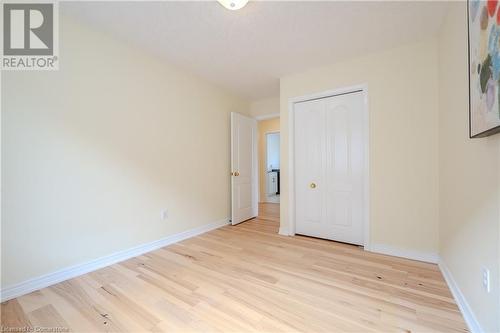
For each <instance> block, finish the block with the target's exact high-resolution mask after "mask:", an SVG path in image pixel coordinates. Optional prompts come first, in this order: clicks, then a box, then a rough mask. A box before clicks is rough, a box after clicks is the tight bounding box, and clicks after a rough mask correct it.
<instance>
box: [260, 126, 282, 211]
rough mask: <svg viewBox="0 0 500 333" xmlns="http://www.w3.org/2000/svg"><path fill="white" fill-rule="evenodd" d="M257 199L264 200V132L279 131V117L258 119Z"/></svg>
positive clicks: (265, 150) (265, 169)
mask: <svg viewBox="0 0 500 333" xmlns="http://www.w3.org/2000/svg"><path fill="white" fill-rule="evenodd" d="M258 126H259V201H261V202H264V201H266V200H265V198H266V175H267V166H266V159H267V149H266V147H267V143H266V133H270V132H279V130H280V119H279V118H274V119H267V120H261V121H259V124H258Z"/></svg>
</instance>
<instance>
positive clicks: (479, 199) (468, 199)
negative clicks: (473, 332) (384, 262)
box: [439, 3, 500, 332]
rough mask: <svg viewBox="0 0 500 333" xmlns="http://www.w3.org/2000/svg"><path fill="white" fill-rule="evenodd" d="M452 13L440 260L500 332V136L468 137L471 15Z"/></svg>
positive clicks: (443, 54)
mask: <svg viewBox="0 0 500 333" xmlns="http://www.w3.org/2000/svg"><path fill="white" fill-rule="evenodd" d="M451 7H452V8H451V11H450V12H449V14H448V16H447V17H446V20H445V22H444V24H443V27H442V30H441V34H440V39H439V45H440V47H439V51H440V59H439V60H440V61H439V66H440V68H439V69H440V71H439V78H440V81H439V91H440V115H439V143H440V144H439V150H440V172H439V180H440V181H439V185H440V221H441V222H440V231H439V234H440V255H441V258H442V260H443V262H444V263H445V265H446V266H447V267H448V269H449V271H450V272H451V274H452V276H453V278H454V280H455V282H456V283H457V285H458V287H459V288H460V290H461V292H462V293H463V295H464V296H465V298H466V299H467V302H468V303H469V305H470V307H471V308H472V310H473V312H474V314H475V316H476V317H477V319H478V320H479V322H480V324H481V326H482V328H483V330H484V331H485V332H499V331H500V322H499V320H500V319H499V318H500V316H499V315H500V291H499V287H500V279H499V271H500V254H499V251H500V249H499V243H500V211H499V209H500V174H499V170H500V135H499V134H497V135H494V136H491V137H488V138H484V139H469V137H468V122H469V120H468V78H467V26H466V24H467V23H466V16H465V15H464V13H465V10H466V9H465V4H464V3H455V4H453V5H452V6H451ZM483 266H484V267H487V268H489V269H490V274H491V288H492V289H491V293H490V294H487V293H486V292H485V291H484V290H483V288H482V284H481V267H483Z"/></svg>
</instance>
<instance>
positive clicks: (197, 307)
mask: <svg viewBox="0 0 500 333" xmlns="http://www.w3.org/2000/svg"><path fill="white" fill-rule="evenodd" d="M268 205H271V206H268ZM260 207H261V214H262V216H261V217H259V218H257V219H254V220H251V221H248V222H244V223H242V224H239V225H237V226H227V227H223V228H220V229H217V230H214V231H211V232H209V233H206V234H203V235H200V236H197V237H194V238H191V239H187V240H185V241H182V242H180V243H177V244H173V245H170V246H167V247H165V248H162V249H159V250H156V251H153V252H150V253H147V254H144V255H141V256H139V257H136V258H132V259H129V260H127V261H124V262H121V263H118V264H115V265H112V266H109V267H106V268H103V269H100V270H98V271H95V272H91V273H88V274H86V275H83V276H80V277H78V278H75V279H71V280H69V281H65V282H62V283H59V284H57V285H54V286H51V287H49V288H45V289H42V290H40V291H36V292H34V293H31V294H29V295H25V296H22V297H19V298H18V299H14V300H11V301H8V302H4V303H2V305H1V309H2V316H1V318H2V326H4V327H24V326H32V325H37V326H45V327H50V326H53V327H60V326H64V327H68V328H69V329H71V331H73V332H145V331H150V332H467V327H466V325H465V322H464V320H463V318H462V315H461V314H460V312H459V310H458V307H457V305H456V304H455V302H454V300H453V297H452V295H451V293H450V291H449V289H448V287H447V285H446V283H445V281H444V279H443V277H442V275H441V272H440V271H439V269H438V267H437V266H436V265H433V264H428V263H423V262H418V261H412V260H405V259H402V258H394V257H390V256H386V255H379V254H374V253H369V252H365V251H363V249H362V248H360V247H358V246H352V245H348V244H341V243H336V242H331V241H326V240H321V239H315V238H308V237H303V236H296V237H285V236H281V235H278V234H277V231H278V224H279V223H278V222H277V221H279V205H275V204H263V205H262V204H261V205H260ZM266 214H267V215H266Z"/></svg>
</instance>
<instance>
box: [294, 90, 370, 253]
mask: <svg viewBox="0 0 500 333" xmlns="http://www.w3.org/2000/svg"><path fill="white" fill-rule="evenodd" d="M294 112H295V125H294V126H295V128H294V130H295V131H294V132H295V152H294V158H295V207H296V211H295V214H296V233H297V234H303V235H308V236H314V237H321V238H326V239H332V240H336V241H341V242H346V243H351V244H359V245H363V241H364V237H363V235H364V217H365V216H364V214H365V213H366V212H365V211H364V207H365V205H364V189H365V186H364V182H365V179H364V175H365V170H364V168H365V161H364V157H365V149H366V147H365V140H364V138H365V136H364V135H365V133H364V131H365V126H364V124H365V120H364V96H363V93H362V92H354V93H349V94H344V95H338V96H332V97H326V98H321V99H316V100H312V101H305V102H300V103H296V104H295V106H294Z"/></svg>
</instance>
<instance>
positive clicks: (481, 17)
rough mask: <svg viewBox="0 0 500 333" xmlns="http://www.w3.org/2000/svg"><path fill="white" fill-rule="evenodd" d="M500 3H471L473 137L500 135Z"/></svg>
mask: <svg viewBox="0 0 500 333" xmlns="http://www.w3.org/2000/svg"><path fill="white" fill-rule="evenodd" d="M499 7H500V6H499V3H498V0H488V1H484V0H481V1H479V0H469V2H468V20H469V22H468V25H469V94H470V95H469V119H470V137H471V138H473V137H483V136H488V135H492V134H495V133H499V132H500V103H499V100H500V9H499Z"/></svg>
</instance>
